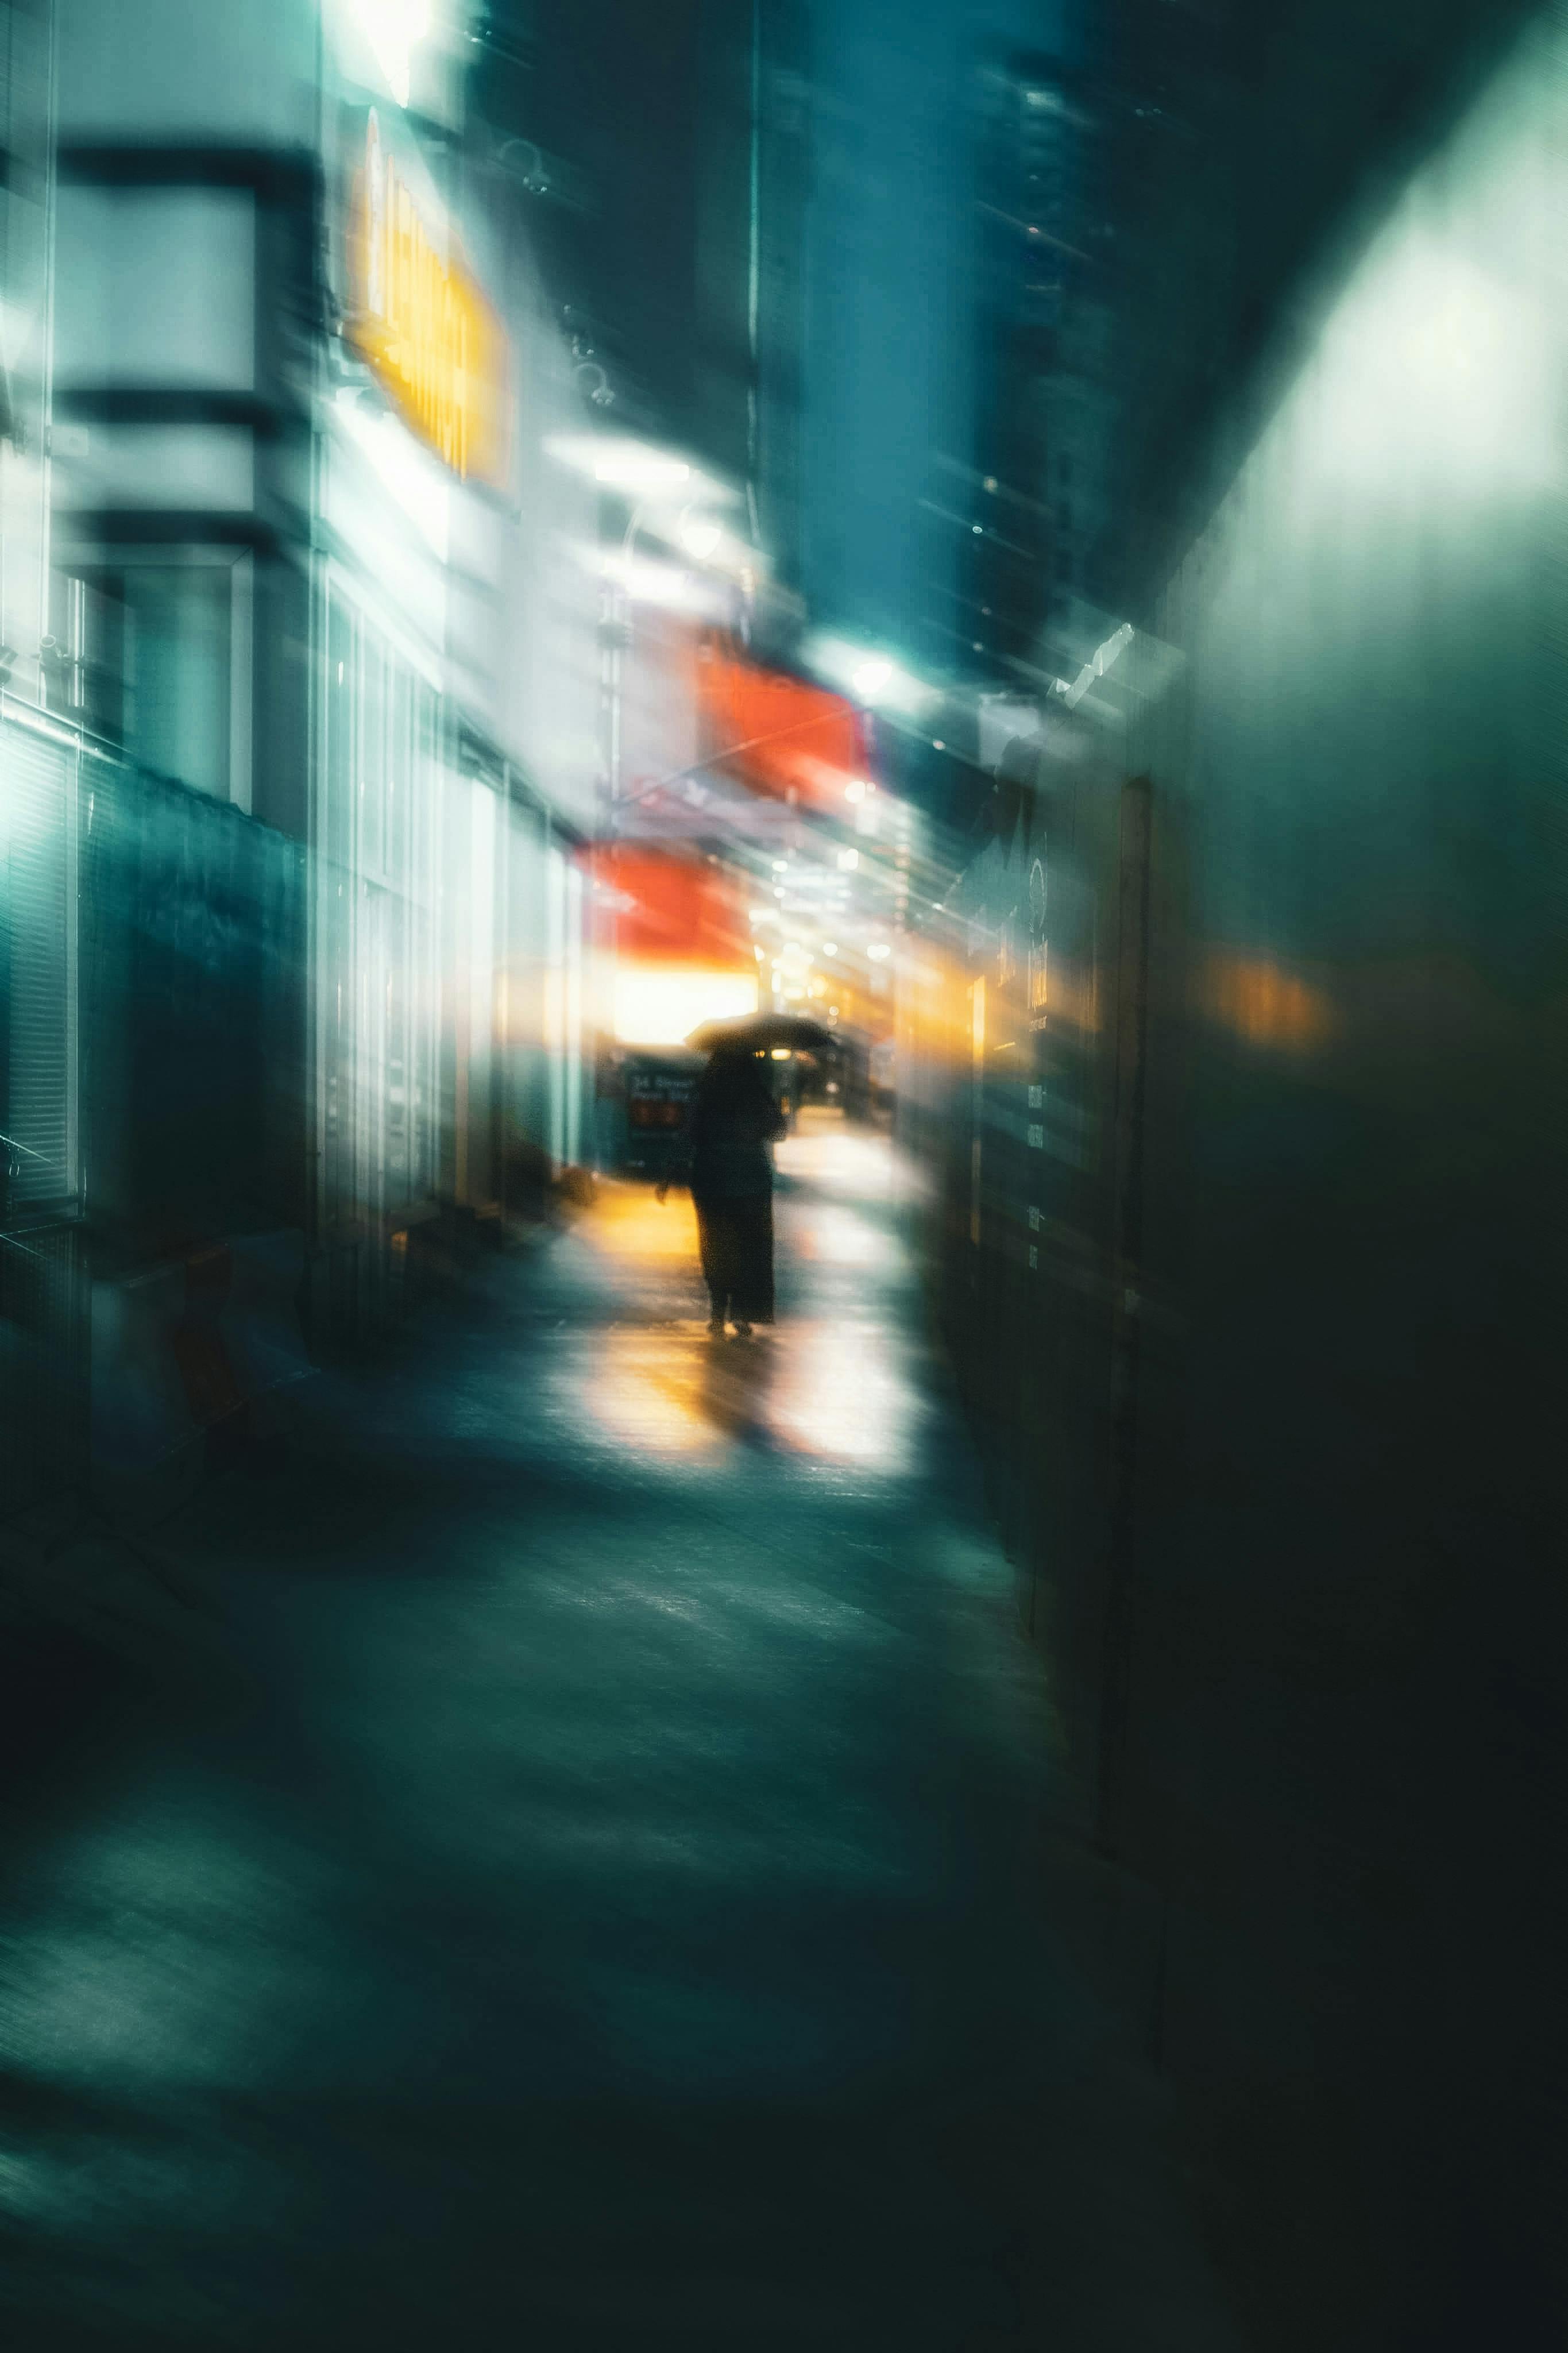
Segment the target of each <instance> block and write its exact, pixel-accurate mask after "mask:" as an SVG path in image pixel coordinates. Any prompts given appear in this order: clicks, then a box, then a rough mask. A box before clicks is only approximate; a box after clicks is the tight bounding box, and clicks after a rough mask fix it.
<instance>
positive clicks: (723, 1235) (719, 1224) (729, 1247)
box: [696, 1200, 741, 1332]
mask: <svg viewBox="0 0 1568 2353" xmlns="http://www.w3.org/2000/svg"><path fill="white" fill-rule="evenodd" d="M696 1208H697V1235H698V1242H699V1246H700V1250H701V1253H702V1279H703V1281H704V1282H706V1283H707V1285H708V1297H709V1302H710V1306H711V1309H712V1314H711V1317H710V1325H711V1328H712V1330H714V1331H715V1332H721V1331H722V1330H723V1328H724V1319H725V1317H726V1316H727V1315H738V1314H740V1312H741V1311H740V1309H739V1308H738V1307H737V1306H736V1304H735V1293H736V1290H737V1288H738V1284H739V1257H740V1253H739V1250H738V1247H737V1235H736V1231H735V1218H734V1212H735V1208H736V1204H735V1203H734V1202H733V1201H712V1200H703V1201H699V1202H698V1203H697V1204H696Z"/></svg>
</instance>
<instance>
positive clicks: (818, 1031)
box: [686, 1013, 836, 1054]
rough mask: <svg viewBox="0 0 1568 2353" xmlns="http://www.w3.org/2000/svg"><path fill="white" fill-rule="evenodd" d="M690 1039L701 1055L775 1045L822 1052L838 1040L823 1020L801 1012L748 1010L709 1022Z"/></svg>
mask: <svg viewBox="0 0 1568 2353" xmlns="http://www.w3.org/2000/svg"><path fill="white" fill-rule="evenodd" d="M686 1042H687V1044H688V1045H689V1046H695V1047H696V1049H697V1050H698V1052H699V1053H700V1054H716V1053H717V1052H718V1050H719V1049H720V1047H721V1046H731V1047H733V1048H735V1050H737V1051H738V1052H741V1053H752V1054H765V1053H768V1052H770V1051H771V1050H772V1049H773V1047H775V1046H785V1047H787V1048H788V1049H789V1050H790V1052H791V1053H792V1054H820V1053H823V1052H825V1051H826V1049H827V1048H828V1047H830V1046H832V1045H833V1044H835V1043H836V1040H835V1039H834V1035H833V1032H832V1030H831V1029H824V1028H823V1026H822V1024H821V1022H820V1021H807V1020H806V1019H805V1018H804V1017H803V1016H802V1015H800V1014H798V1013H748V1014H746V1015H744V1016H743V1017H742V1018H741V1019H739V1020H730V1021H705V1022H704V1023H703V1024H702V1027H701V1029H694V1030H693V1031H692V1032H691V1035H690V1037H689V1038H688V1039H687V1041H686Z"/></svg>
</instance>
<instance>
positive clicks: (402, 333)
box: [349, 114, 510, 489]
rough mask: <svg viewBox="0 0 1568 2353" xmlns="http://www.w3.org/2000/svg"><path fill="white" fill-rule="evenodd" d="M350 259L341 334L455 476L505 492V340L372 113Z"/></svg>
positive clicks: (476, 285) (507, 443) (507, 444)
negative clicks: (346, 331)
mask: <svg viewBox="0 0 1568 2353" xmlns="http://www.w3.org/2000/svg"><path fill="white" fill-rule="evenodd" d="M349 257H350V272H351V277H352V280H353V315H352V318H351V321H350V333H351V336H352V339H353V344H354V347H355V349H356V350H357V351H358V352H359V353H360V354H361V356H362V357H363V359H364V360H365V361H367V362H368V364H369V365H370V367H371V370H372V372H373V373H374V375H375V378H376V380H377V382H378V383H379V384H380V385H381V386H382V388H383V390H384V392H385V393H386V394H387V395H388V396H389V397H390V399H391V400H392V403H393V405H394V406H395V408H396V410H397V413H398V415H399V416H400V417H402V419H403V421H404V423H405V425H406V426H407V427H409V429H410V431H411V432H413V433H416V434H417V435H418V437H419V438H420V440H421V441H423V442H424V443H425V444H426V448H430V449H433V450H434V451H435V453H436V455H437V457H438V458H439V459H440V460H441V462H442V464H443V465H446V466H449V467H450V468H451V470H452V471H453V473H454V474H457V475H458V476H459V477H460V478H461V480H464V481H479V482H488V483H489V484H490V485H491V486H492V487H493V488H495V489H502V488H504V487H505V484H506V480H507V474H508V467H509V460H510V431H509V418H508V414H507V409H508V395H509V381H510V370H509V366H508V352H507V343H506V337H505V335H504V333H503V332H502V330H501V326H500V321H499V320H498V319H497V317H496V315H495V312H494V311H492V310H491V308H490V306H489V302H488V301H486V299H485V296H484V293H483V290H482V289H481V288H480V286H479V282H478V280H476V279H475V278H474V277H473V276H472V274H471V273H470V271H469V270H468V269H467V268H466V267H465V266H464V263H463V261H462V260H461V259H460V257H459V256H458V254H457V253H456V251H453V252H450V253H443V252H442V250H441V248H440V247H439V245H438V244H437V240H436V239H435V237H432V235H431V234H430V231H429V229H428V227H426V222H425V219H424V217H423V216H422V215H421V213H420V210H419V207H418V206H417V205H416V202H415V200H414V196H413V194H412V192H411V191H410V189H409V187H408V185H407V184H406V182H405V180H404V178H403V175H402V174H401V173H400V172H399V171H398V169H397V166H396V164H395V162H394V161H393V159H392V157H391V156H390V155H389V154H388V153H387V152H386V150H385V148H384V146H383V144H382V140H381V131H380V126H379V124H378V123H377V121H376V118H375V116H374V114H372V116H371V118H370V123H369V128H368V132H367V135H366V139H365V157H364V168H363V172H362V173H361V174H360V177H359V185H358V188H357V190H356V194H355V201H354V206H353V219H352V222H351V225H350V236H349Z"/></svg>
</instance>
